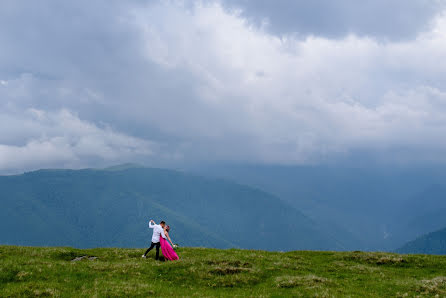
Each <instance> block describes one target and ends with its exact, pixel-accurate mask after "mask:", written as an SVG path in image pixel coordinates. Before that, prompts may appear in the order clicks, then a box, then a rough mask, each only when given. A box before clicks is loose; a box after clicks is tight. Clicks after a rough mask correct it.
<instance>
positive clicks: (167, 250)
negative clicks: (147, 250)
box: [160, 237, 179, 261]
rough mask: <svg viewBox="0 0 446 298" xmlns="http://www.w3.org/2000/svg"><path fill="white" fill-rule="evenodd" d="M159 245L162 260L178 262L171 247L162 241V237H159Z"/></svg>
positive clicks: (165, 241) (164, 240)
mask: <svg viewBox="0 0 446 298" xmlns="http://www.w3.org/2000/svg"><path fill="white" fill-rule="evenodd" d="M160 244H161V252H162V253H163V256H164V258H166V260H169V261H175V260H178V259H179V258H178V255H177V253H176V252H175V251H174V250H173V248H172V246H170V244H169V242H168V241H167V240H166V239H164V238H163V237H160Z"/></svg>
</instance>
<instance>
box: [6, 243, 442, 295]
mask: <svg viewBox="0 0 446 298" xmlns="http://www.w3.org/2000/svg"><path fill="white" fill-rule="evenodd" d="M143 252H144V249H118V248H98V249H87V250H80V249H74V248H67V247H61V248H59V247H45V248H43V247H17V246H0V296H2V297H3V296H6V297H8V296H50V297H54V296H56V297H60V296H63V297H79V296H84V297H90V296H100V297H108V296H114V297H116V296H129V297H147V296H160V297H172V296H174V297H178V296H198V297H202V296H206V297H209V296H228V297H234V296H251V297H269V296H304V297H319V296H322V297H333V296H335V297H339V296H349V297H364V296H368V297H370V296H377V297H380V296H381V297H382V296H409V297H413V296H420V295H421V296H422V295H428V296H435V295H438V296H446V257H445V256H427V255H398V254H391V253H369V252H317V251H296V252H287V253H283V252H266V251H254V250H238V249H229V250H218V249H205V248H181V249H179V250H178V254H179V256H180V258H181V259H180V261H177V262H167V261H165V262H163V261H155V259H154V254H149V255H148V258H147V259H142V258H141V255H142V253H143ZM83 256H86V257H84V258H82V259H81V260H79V261H73V259H76V258H80V257H83ZM93 256H94V257H97V259H90V258H89V257H93Z"/></svg>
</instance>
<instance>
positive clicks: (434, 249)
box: [397, 228, 446, 255]
mask: <svg viewBox="0 0 446 298" xmlns="http://www.w3.org/2000/svg"><path fill="white" fill-rule="evenodd" d="M397 251H398V252H402V253H417V254H435V255H446V228H445V229H442V230H439V231H436V232H433V233H429V234H426V235H423V236H420V237H418V238H417V239H415V240H413V241H410V242H408V243H406V244H405V245H404V246H403V247H401V248H400V249H398V250H397Z"/></svg>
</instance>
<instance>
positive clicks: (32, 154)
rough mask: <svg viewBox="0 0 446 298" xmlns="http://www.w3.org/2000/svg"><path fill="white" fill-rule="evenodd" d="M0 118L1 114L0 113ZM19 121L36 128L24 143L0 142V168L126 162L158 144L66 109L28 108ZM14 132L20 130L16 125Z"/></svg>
mask: <svg viewBox="0 0 446 298" xmlns="http://www.w3.org/2000/svg"><path fill="white" fill-rule="evenodd" d="M0 116H1V117H0V119H2V118H3V116H4V115H0ZM15 116H16V118H18V117H21V116H24V118H23V119H22V121H24V122H26V125H23V126H21V127H20V128H21V129H26V127H34V128H35V130H33V131H31V133H30V132H23V134H24V135H26V134H28V136H27V137H26V138H25V139H23V140H22V141H23V142H24V143H23V144H0V169H2V170H3V171H13V170H22V169H30V168H31V169H33V168H41V167H76V168H77V167H82V166H88V165H89V164H96V165H101V164H107V163H110V162H125V161H128V160H134V159H135V158H144V157H146V156H150V155H152V154H153V153H154V152H153V150H156V149H157V145H156V144H154V143H152V142H150V141H146V140H142V139H139V138H135V137H131V136H127V135H124V134H122V133H119V132H115V131H113V130H112V129H110V128H109V127H98V126H96V125H95V124H92V123H89V122H86V121H82V120H81V119H79V118H78V117H77V116H76V115H75V114H73V113H71V112H70V111H68V110H59V111H55V112H46V111H42V110H37V109H28V110H27V111H25V113H24V114H23V115H15ZM4 124H6V125H7V123H4ZM15 129H16V130H15V131H14V134H18V133H21V132H20V131H17V129H18V128H17V127H16V128H15Z"/></svg>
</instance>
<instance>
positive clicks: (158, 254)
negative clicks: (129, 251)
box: [144, 242, 161, 260]
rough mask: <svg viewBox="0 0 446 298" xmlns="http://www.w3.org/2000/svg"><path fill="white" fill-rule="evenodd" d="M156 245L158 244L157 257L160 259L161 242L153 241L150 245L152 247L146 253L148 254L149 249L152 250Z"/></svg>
mask: <svg viewBox="0 0 446 298" xmlns="http://www.w3.org/2000/svg"><path fill="white" fill-rule="evenodd" d="M155 246H156V257H155V259H156V260H158V259H159V257H160V246H161V244H160V243H159V242H157V243H153V242H152V245H150V247H149V248H148V249H147V250H146V253H145V254H144V255H146V254H148V253H149V251H151V250H152V249H153V248H154V247H155Z"/></svg>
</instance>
